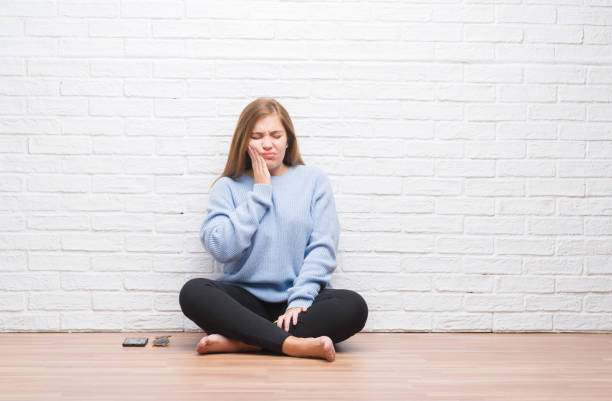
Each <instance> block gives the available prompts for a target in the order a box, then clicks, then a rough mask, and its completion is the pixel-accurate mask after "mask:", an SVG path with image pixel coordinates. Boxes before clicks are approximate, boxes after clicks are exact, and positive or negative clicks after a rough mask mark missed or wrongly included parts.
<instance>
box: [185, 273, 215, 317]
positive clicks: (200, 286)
mask: <svg viewBox="0 0 612 401" xmlns="http://www.w3.org/2000/svg"><path fill="white" fill-rule="evenodd" d="M210 281H211V280H209V279H206V278H200V277H198V278H192V279H191V280H189V281H187V282H186V283H185V284H183V287H182V288H181V291H180V293H179V304H180V306H181V310H182V311H183V313H185V312H186V311H188V310H189V309H191V307H192V305H193V304H194V302H195V301H197V299H198V298H201V297H202V293H203V292H204V291H205V288H206V287H207V286H209V285H211V283H210Z"/></svg>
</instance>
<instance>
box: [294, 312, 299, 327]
mask: <svg viewBox="0 0 612 401" xmlns="http://www.w3.org/2000/svg"><path fill="white" fill-rule="evenodd" d="M298 313H300V312H298ZM298 313H296V314H294V315H293V325H294V326H295V325H296V324H297V318H298Z"/></svg>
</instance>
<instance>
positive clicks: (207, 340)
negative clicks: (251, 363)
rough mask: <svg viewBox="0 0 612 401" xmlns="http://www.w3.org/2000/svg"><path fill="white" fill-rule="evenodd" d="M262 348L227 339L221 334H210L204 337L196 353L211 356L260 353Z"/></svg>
mask: <svg viewBox="0 0 612 401" xmlns="http://www.w3.org/2000/svg"><path fill="white" fill-rule="evenodd" d="M259 350H261V347H258V346H255V345H249V344H245V343H243V342H242V341H238V340H233V339H230V338H227V337H225V336H223V335H221V334H209V335H207V336H205V337H202V339H201V340H200V342H199V343H198V345H197V346H196V351H197V352H198V354H211V353H216V352H245V351H259Z"/></svg>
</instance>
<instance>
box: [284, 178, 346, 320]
mask: <svg viewBox="0 0 612 401" xmlns="http://www.w3.org/2000/svg"><path fill="white" fill-rule="evenodd" d="M311 208H312V218H313V230H312V233H311V234H310V238H309V240H308V245H307V246H306V250H305V257H304V263H303V265H302V268H301V269H300V272H299V274H298V276H297V277H296V278H295V280H294V282H293V287H291V288H289V290H288V293H289V297H288V300H287V309H289V308H296V307H302V306H306V307H309V306H310V305H312V302H313V301H314V298H315V297H316V296H317V294H318V293H319V291H320V290H321V288H325V286H326V284H327V283H328V282H329V280H330V278H331V275H332V272H333V271H334V270H335V269H336V251H337V249H338V239H339V235H340V223H339V221H338V215H337V214H336V206H335V202H334V194H333V190H332V187H331V184H330V182H329V179H328V178H327V176H326V175H325V173H322V174H321V175H320V177H319V179H318V182H317V184H316V188H315V193H314V196H313V204H312V206H311Z"/></svg>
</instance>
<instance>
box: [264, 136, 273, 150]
mask: <svg viewBox="0 0 612 401" xmlns="http://www.w3.org/2000/svg"><path fill="white" fill-rule="evenodd" d="M271 145H272V140H271V139H270V137H269V136H266V137H264V139H263V147H264V148H269V147H270V146H271Z"/></svg>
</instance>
